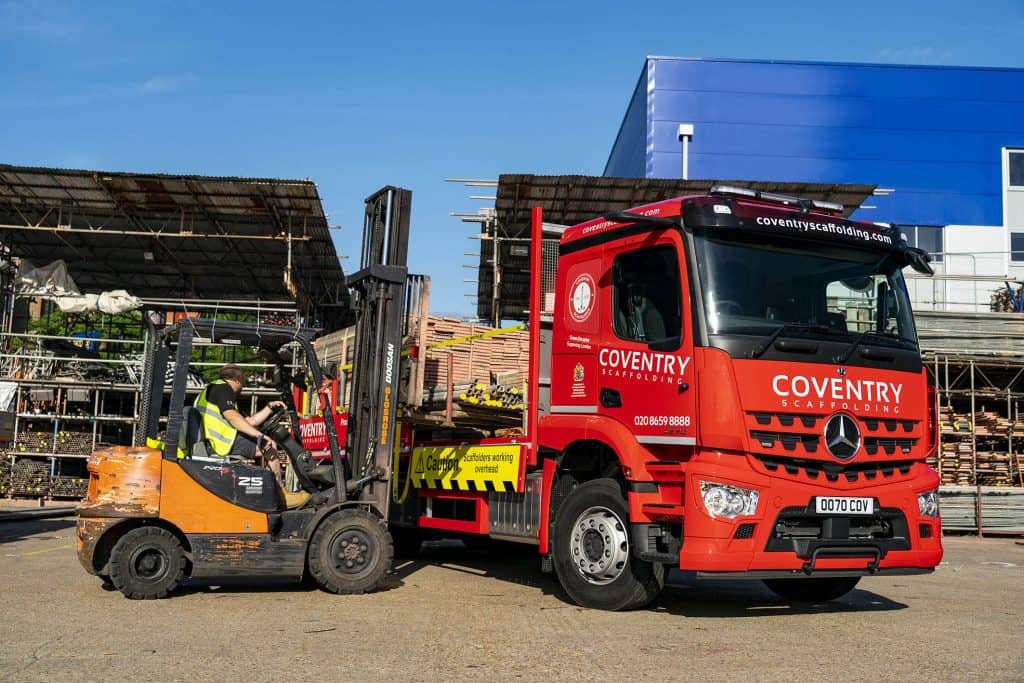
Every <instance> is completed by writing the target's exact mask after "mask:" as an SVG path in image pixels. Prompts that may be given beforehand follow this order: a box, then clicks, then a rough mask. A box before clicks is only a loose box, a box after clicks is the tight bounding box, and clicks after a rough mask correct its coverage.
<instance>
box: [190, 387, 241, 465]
mask: <svg viewBox="0 0 1024 683" xmlns="http://www.w3.org/2000/svg"><path fill="white" fill-rule="evenodd" d="M214 384H225V382H224V380H222V379H218V380H216V381H215V382H213V383H211V384H209V385H207V386H206V388H205V389H203V391H202V393H201V394H199V396H197V397H196V402H195V404H194V405H195V408H196V410H198V411H199V412H200V414H202V416H203V433H204V435H205V436H206V440H207V441H209V442H210V446H211V447H212V448H213V452H214V454H215V455H219V456H221V457H224V456H225V455H227V454H228V453H230V452H231V444H233V443H234V442H235V435H236V434H238V430H237V429H235V428H234V427H232V426H231V423H230V422H228V421H227V418H225V417H224V415H222V414H221V412H220V408H218V407H217V406H216V405H214V404H213V403H210V402H208V401H207V400H206V392H207V390H208V389H209V388H210V387H211V386H213V385H214Z"/></svg>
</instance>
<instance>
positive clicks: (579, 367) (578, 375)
mask: <svg viewBox="0 0 1024 683" xmlns="http://www.w3.org/2000/svg"><path fill="white" fill-rule="evenodd" d="M572 381H573V382H582V381H583V363H577V364H576V367H575V368H573V369H572Z"/></svg>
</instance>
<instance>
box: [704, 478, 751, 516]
mask: <svg viewBox="0 0 1024 683" xmlns="http://www.w3.org/2000/svg"><path fill="white" fill-rule="evenodd" d="M757 496H758V492H757V491H754V490H753V489H744V488H740V487H739V486H730V485H729V484H719V483H718V482H714V481H701V482H700V497H701V499H702V500H703V501H704V509H706V510H707V511H708V514H709V515H711V516H712V517H722V518H724V519H735V518H737V517H739V516H741V515H752V514H754V513H755V512H757Z"/></svg>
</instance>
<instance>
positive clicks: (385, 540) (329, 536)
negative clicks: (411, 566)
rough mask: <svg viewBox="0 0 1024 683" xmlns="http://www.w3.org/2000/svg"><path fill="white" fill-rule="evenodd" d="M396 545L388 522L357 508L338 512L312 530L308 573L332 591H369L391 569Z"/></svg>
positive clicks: (319, 583) (320, 584) (325, 588)
mask: <svg viewBox="0 0 1024 683" xmlns="http://www.w3.org/2000/svg"><path fill="white" fill-rule="evenodd" d="M393 557H394V548H393V546H392V543H391V534H390V533H388V528H387V525H386V524H385V523H384V521H383V520H381V519H380V518H378V517H376V516H375V515H373V514H371V513H369V512H367V511H366V510H361V509H357V508H348V509H344V510H339V511H338V512H335V513H334V514H332V515H331V516H329V517H328V518H327V519H325V520H324V521H323V522H322V523H321V524H320V526H319V527H317V530H316V531H315V532H314V533H313V538H312V540H311V541H310V544H309V573H310V574H312V575H313V578H314V579H316V582H317V585H319V586H320V587H321V588H323V589H324V590H325V591H330V592H331V593H346V594H352V593H366V592H367V591H371V590H373V589H374V588H376V587H377V584H378V583H380V581H381V580H382V579H383V578H384V575H385V574H387V573H388V571H389V570H390V569H391V561H392V559H393Z"/></svg>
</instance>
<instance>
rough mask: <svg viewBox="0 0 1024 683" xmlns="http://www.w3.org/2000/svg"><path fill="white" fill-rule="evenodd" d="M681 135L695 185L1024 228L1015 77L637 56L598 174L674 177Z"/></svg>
mask: <svg viewBox="0 0 1024 683" xmlns="http://www.w3.org/2000/svg"><path fill="white" fill-rule="evenodd" d="M680 124H692V125H693V127H694V131H693V137H692V139H691V140H689V141H688V147H689V152H688V168H689V177H690V178H692V179H718V180H765V181H794V182H818V183H865V184H873V185H877V186H878V187H879V188H883V189H888V190H892V192H891V193H889V194H883V195H880V196H876V197H871V198H870V199H869V200H868V201H867V202H866V203H865V204H867V205H871V206H873V207H874V208H862V209H860V210H859V211H858V212H857V213H856V214H855V216H856V217H857V218H860V219H863V220H876V221H888V222H893V223H900V224H904V225H919V226H944V225H949V224H959V225H1024V69H995V68H974V67H940V66H895V65H881V64H837V63H817V62H778V61H752V60H726V59H681V58H674V57H648V58H647V60H646V61H645V63H644V68H643V71H642V72H641V74H640V80H639V82H638V83H637V86H636V89H635V91H634V92H633V96H632V99H631V100H630V103H629V108H628V110H627V111H626V115H625V118H624V119H623V122H622V126H621V128H620V130H619V134H618V137H617V138H616V140H615V144H614V146H613V148H612V151H611V154H610V155H609V158H608V163H607V165H606V167H605V170H604V175H606V176H627V177H645V178H678V177H680V174H681V169H682V160H683V152H682V149H683V145H682V143H681V141H680V139H679V128H680ZM1018 190H1019V191H1018ZM1007 202H1009V206H1007ZM1015 202H1019V209H1015V208H1014V206H1015ZM1018 210H1019V216H1018ZM935 236H936V237H938V235H935ZM921 241H922V242H926V241H927V240H925V239H923V238H922V240H921ZM921 246H923V247H925V248H927V249H929V251H940V250H941V245H940V244H934V245H932V244H921Z"/></svg>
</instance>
